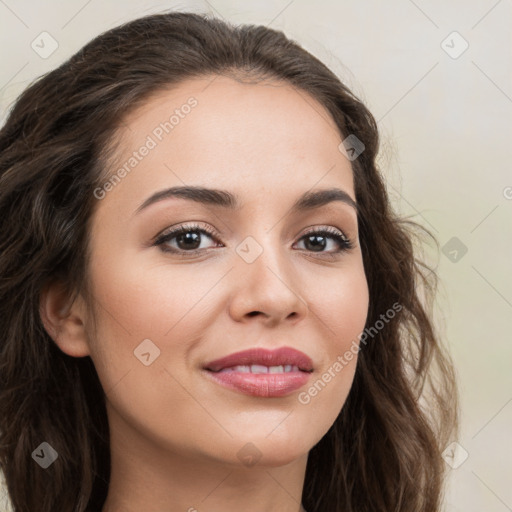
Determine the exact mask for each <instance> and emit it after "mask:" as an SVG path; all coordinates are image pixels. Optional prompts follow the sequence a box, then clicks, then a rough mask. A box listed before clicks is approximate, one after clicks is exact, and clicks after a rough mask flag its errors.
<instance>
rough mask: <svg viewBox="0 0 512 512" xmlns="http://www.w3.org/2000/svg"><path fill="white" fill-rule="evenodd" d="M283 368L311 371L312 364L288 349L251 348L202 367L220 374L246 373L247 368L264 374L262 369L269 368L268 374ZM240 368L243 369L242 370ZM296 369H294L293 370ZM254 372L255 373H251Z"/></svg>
mask: <svg viewBox="0 0 512 512" xmlns="http://www.w3.org/2000/svg"><path fill="white" fill-rule="evenodd" d="M279 366H282V367H283V371H285V372H288V371H292V370H299V371H303V372H312V371H313V362H312V361H311V358H310V357H308V356H307V355H306V354H304V353H303V352H300V351H299V350H296V349H294V348H290V347H281V348H278V349H276V350H266V349H262V348H253V349H249V350H244V351H242V352H236V353H234V354H230V355H228V356H226V357H222V358H220V359H216V360H215V361H210V362H209V363H207V364H206V365H205V366H204V369H205V370H209V371H212V372H220V371H222V370H228V369H234V368H236V367H239V368H238V369H237V370H238V371H243V372H247V370H246V368H247V367H249V369H250V372H251V373H266V372H265V371H264V369H263V368H262V367H266V368H271V367H272V368H271V369H272V371H270V372H269V373H274V372H276V370H275V367H279ZM240 367H245V368H244V369H242V368H240ZM293 367H296V368H293ZM253 370H256V371H253Z"/></svg>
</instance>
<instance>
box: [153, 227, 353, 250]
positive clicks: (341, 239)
mask: <svg viewBox="0 0 512 512" xmlns="http://www.w3.org/2000/svg"><path fill="white" fill-rule="evenodd" d="M190 232H197V233H202V234H205V235H208V236H210V237H212V238H218V235H217V233H216V232H215V231H214V230H213V229H211V228H209V227H202V226H200V225H198V224H184V225H182V226H180V227H178V228H176V229H173V230H172V231H169V232H167V233H165V232H164V233H162V234H161V235H159V236H158V237H157V238H156V240H155V242H154V243H153V245H155V246H159V247H160V250H162V251H163V252H166V253H172V254H180V255H191V256H192V255H196V254H197V253H198V252H202V251H206V250H208V249H193V250H190V251H184V250H182V249H174V248H173V249H171V248H169V247H168V246H166V245H165V243H166V242H169V241H171V240H172V239H174V238H176V237H177V236H179V235H183V234H185V233H190ZM311 235H317V236H326V237H328V238H333V239H335V240H336V242H337V243H338V245H339V246H340V249H339V250H337V251H319V252H318V254H322V255H325V256H327V255H331V256H334V255H336V254H339V253H342V252H345V251H348V250H350V249H353V248H354V244H353V242H352V241H351V240H350V239H349V238H348V237H347V236H346V235H345V234H344V233H343V232H342V231H339V230H338V229H336V228H332V227H325V228H320V229H311V230H309V231H307V232H306V233H304V234H303V235H302V236H301V237H300V239H299V240H303V239H304V238H306V237H307V236H311ZM308 252H312V253H315V251H308Z"/></svg>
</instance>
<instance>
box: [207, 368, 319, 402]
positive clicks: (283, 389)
mask: <svg viewBox="0 0 512 512" xmlns="http://www.w3.org/2000/svg"><path fill="white" fill-rule="evenodd" d="M205 371H206V373H207V374H208V375H209V376H210V378H212V379H213V380H215V381H216V382H218V383H219V384H221V385H222V386H225V387H227V388H230V389H234V390H236V391H239V392H240V393H244V394H246V395H252V396H260V397H265V398H271V397H279V396H286V395H288V394H290V393H292V392H293V391H295V390H297V389H299V388H301V387H302V386H304V384H306V382H307V381H308V379H309V376H310V375H311V374H310V373H309V372H303V371H298V372H297V371H294V372H286V373H244V372H222V371H220V372H212V371H208V370H205Z"/></svg>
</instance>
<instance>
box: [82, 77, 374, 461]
mask: <svg viewBox="0 0 512 512" xmlns="http://www.w3.org/2000/svg"><path fill="white" fill-rule="evenodd" d="M212 79H213V77H210V78H208V79H194V80H190V81H187V82H183V83H181V84H180V85H179V86H177V87H176V88H174V89H173V90H172V91H165V92H159V93H158V94H157V95H155V96H153V97H152V98H151V99H150V100H149V101H147V103H146V104H145V105H144V107H143V108H139V109H138V110H137V111H135V112H134V113H132V114H131V115H130V116H128V117H127V118H126V119H125V120H124V124H123V126H122V128H121V129H120V131H119V135H120V145H119V147H118V148H117V150H116V151H117V153H116V158H117V160H116V162H115V164H114V165H113V166H112V168H111V169H110V170H111V172H112V174H113V175H115V176H116V177H115V178H113V179H111V180H110V181H109V182H106V183H105V184H104V186H103V187H101V188H100V189H96V191H95V196H96V197H97V198H98V203H97V205H96V206H97V208H96V211H95V213H94V215H93V218H92V221H91V230H92V231H91V247H90V249H91V255H92V257H91V265H90V269H89V270H90V279H91V283H92V294H93V297H94V301H93V302H94V305H95V311H96V315H97V322H98V323H97V331H96V332H95V333H94V334H92V332H93V331H92V327H91V325H90V324H89V325H88V327H91V328H90V330H89V336H88V340H87V346H85V345H84V349H83V352H82V353H81V354H80V355H85V354H90V356H91V357H92V359H93V362H94V364H95V367H96V369H97V372H98V375H99V378H100V380H101V383H102V386H103V388H104V390H105V392H106V398H107V410H108V416H109V423H110V428H111V432H112V433H113V434H112V435H113V437H114V441H115V439H116V436H117V437H118V438H119V439H121V438H122V439H123V443H124V446H125V447H126V446H130V447H132V448H133V450H134V452H137V451H139V450H143V449H145V448H147V446H152V447H153V448H155V449H156V451H157V452H159V453H161V454H164V453H165V452H166V451H167V453H169V454H174V455H177V456H180V457H181V456H183V457H193V458H195V459H198V458H199V459H202V460H205V458H208V459H210V460H211V461H221V462H223V463H234V464H238V465H240V464H247V465H249V464H253V463H254V462H256V461H258V462H259V463H260V464H266V465H270V466H272V465H281V464H285V463H288V462H290V461H292V460H294V459H297V458H298V457H301V456H306V455H307V452H308V451H309V450H310V449H311V448H312V447H313V446H314V445H315V444H316V443H317V442H318V441H319V440H320V439H321V438H322V437H323V436H324V434H325V433H326V432H327V430H328V429H329V428H330V426H331V425H332V423H333V422H334V420H335V419H336V417H337V416H338V414H339V413H340V410H341V408H342V406H343V404H344V402H345V400H346V397H347V394H348V392H349V390H350V387H351V384H352V381H353V376H354V371H355V368H356V360H357V357H356V355H354V356H353V357H352V359H350V360H348V358H347V357H344V354H345V353H346V352H347V351H350V349H351V348H352V350H351V353H352V354H354V353H357V350H354V348H355V347H357V343H358V340H359V338H358V335H359V334H360V333H361V331H362V330H363V329H364V324H365V320H366V315H367V310H368V289H367V282H366V278H365V273H364V268H363V262H362V255H361V249H360V246H359V242H358V224H357V214H356V209H355V208H354V206H353V205H351V204H350V202H351V201H355V194H354V185H353V176H352V170H351V164H350V161H349V160H348V159H347V157H346V156H345V155H344V154H343V153H342V152H341V151H340V150H339V149H338V146H339V145H340V142H341V138H340V135H339V133H338V131H337V129H336V126H335V124H334V122H333V120H332V119H331V118H330V116H329V114H328V113H327V112H326V110H325V109H324V108H323V107H322V106H321V105H320V104H318V103H317V102H316V101H315V100H314V99H313V98H312V97H310V96H308V95H307V94H305V93H304V92H297V90H295V89H294V88H293V87H291V86H289V85H283V84H278V83H259V84H248V83H243V84H242V83H239V82H238V81H235V80H232V79H229V78H225V77H216V78H215V79H214V80H213V82H212ZM123 169H124V172H123ZM173 187H195V188H201V189H203V188H204V189H215V191H217V192H216V193H215V194H214V193H209V192H205V191H203V192H197V191H196V192H195V193H193V194H192V193H190V192H189V193H188V198H187V197H185V195H187V193H184V194H183V195H181V196H173V195H171V194H167V195H166V194H161V195H160V196H159V199H158V198H157V199H158V200H153V201H151V200H149V198H152V197H154V194H158V193H162V192H163V191H166V190H168V189H171V188H173ZM330 189H338V190H339V191H341V192H340V193H339V194H338V195H336V194H331V196H330V197H328V198H327V200H321V199H320V200H319V201H316V202H315V201H310V202H309V203H308V202H306V204H302V205H299V207H297V208H294V205H295V204H296V203H297V202H298V201H300V200H301V199H304V195H305V194H314V193H317V192H319V191H323V190H330ZM228 194H229V196H228ZM228 197H229V198H231V200H227V199H228ZM235 198H236V207H234V205H233V204H231V203H232V202H234V199H235ZM324 199H325V197H324ZM302 203H304V201H302ZM182 226H185V227H186V229H185V232H184V233H182V234H179V233H178V234H174V236H173V235H170V236H168V237H167V238H164V236H165V235H168V234H169V232H170V231H172V230H175V229H176V228H179V227H182ZM325 230H328V231H329V232H328V233H325ZM322 231H324V232H323V233H318V234H317V236H316V237H315V236H314V234H312V233H310V232H322ZM339 235H341V238H340V237H339ZM344 237H346V238H347V239H349V241H350V242H351V244H352V246H353V247H352V248H346V241H345V238H344ZM282 347H288V348H289V349H292V350H289V351H286V350H284V351H281V352H280V353H277V356H276V357H277V359H265V354H263V356H262V355H261V353H258V352H257V351H256V352H252V353H250V355H249V359H240V358H238V359H237V358H235V359H233V360H230V361H225V362H224V363H223V364H222V363H221V364H220V365H217V366H216V367H215V368H214V369H216V370H217V371H216V372H215V371H213V369H210V370H208V369H206V368H208V367H210V366H212V365H210V364H209V363H211V362H212V361H215V360H218V359H220V358H224V357H225V356H228V355H231V354H234V353H237V352H240V351H246V350H248V349H263V351H267V355H268V351H275V350H276V349H280V348H282ZM293 350H295V351H300V352H301V353H303V354H304V355H305V356H306V357H305V358H304V356H301V355H300V354H299V358H298V359H294V357H295V356H297V353H296V352H294V351H293ZM75 355H78V354H77V353H76V354H75ZM259 356H261V357H262V358H263V359H258V357H259ZM301 357H302V359H301ZM307 358H309V359H310V364H311V368H312V371H311V372H305V371H303V370H305V369H309V370H311V368H306V367H307V366H308V364H309V363H308V360H307ZM251 361H253V362H252V363H251ZM265 361H266V362H267V363H266V364H265ZM341 361H343V362H341ZM336 363H338V364H336ZM251 364H254V365H259V366H251ZM287 364H288V365H289V366H288V368H286V367H285V366H286V365H287ZM281 365H283V368H279V366H281ZM213 366H215V365H213ZM235 366H238V368H237V369H234V367H235ZM261 366H263V367H264V368H261ZM269 366H274V367H277V368H272V373H270V374H265V375H261V374H258V373H257V372H258V371H265V370H266V369H267V368H268V367H269ZM290 366H291V368H290ZM293 366H298V367H300V368H302V369H297V368H293ZM340 366H341V369H340ZM221 368H222V369H221ZM273 372H276V373H273Z"/></svg>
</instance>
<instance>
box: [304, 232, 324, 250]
mask: <svg viewBox="0 0 512 512" xmlns="http://www.w3.org/2000/svg"><path fill="white" fill-rule="evenodd" d="M318 239H322V242H321V243H318ZM313 240H316V241H313ZM310 242H311V245H310V247H313V249H312V250H313V251H317V252H321V251H322V250H323V249H325V237H324V236H322V235H309V236H308V237H306V240H305V245H306V247H307V246H308V245H309V244H310ZM308 249H309V248H308Z"/></svg>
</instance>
